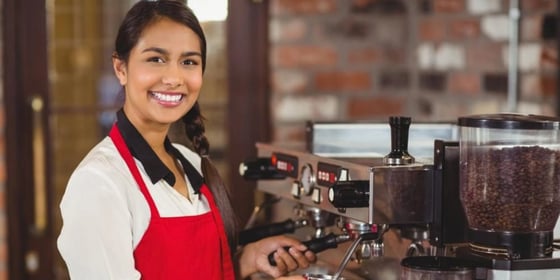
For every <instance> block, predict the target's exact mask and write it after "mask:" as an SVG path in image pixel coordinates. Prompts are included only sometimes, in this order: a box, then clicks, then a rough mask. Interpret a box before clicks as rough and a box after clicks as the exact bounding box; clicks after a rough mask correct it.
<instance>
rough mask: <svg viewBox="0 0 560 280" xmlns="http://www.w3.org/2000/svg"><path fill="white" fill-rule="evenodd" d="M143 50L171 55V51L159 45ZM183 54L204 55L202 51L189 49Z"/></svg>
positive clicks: (182, 54)
mask: <svg viewBox="0 0 560 280" xmlns="http://www.w3.org/2000/svg"><path fill="white" fill-rule="evenodd" d="M142 52H143V53H145V52H157V53H159V54H162V55H169V51H167V50H166V49H163V48H158V47H150V48H146V49H144V50H143V51H142ZM181 56H202V54H201V53H200V52H197V51H187V52H183V53H181Z"/></svg>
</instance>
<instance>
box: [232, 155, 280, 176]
mask: <svg viewBox="0 0 560 280" xmlns="http://www.w3.org/2000/svg"><path fill="white" fill-rule="evenodd" d="M239 175H241V176H243V178H244V179H245V180H273V179H278V180H279V179H284V178H286V176H285V175H283V174H281V173H280V172H278V170H277V169H276V167H275V166H274V165H273V164H272V161H271V160H270V158H257V159H253V160H246V161H244V162H242V163H241V164H240V165H239Z"/></svg>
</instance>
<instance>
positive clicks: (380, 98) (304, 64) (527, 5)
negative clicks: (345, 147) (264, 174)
mask: <svg viewBox="0 0 560 280" xmlns="http://www.w3.org/2000/svg"><path fill="white" fill-rule="evenodd" d="M519 2H520V8H521V19H520V24H519V30H520V34H519V38H520V43H519V47H518V48H519V64H518V65H519V72H518V73H519V75H518V76H519V93H518V96H519V103H518V111H519V112H522V113H538V114H546V115H554V114H555V109H556V108H555V104H556V101H555V100H556V97H555V95H556V71H557V51H556V40H555V36H556V35H555V29H556V19H555V13H556V1H555V0H522V1H519ZM270 9H271V22H270V34H271V35H270V42H271V52H270V60H271V64H272V67H271V68H272V72H271V84H272V99H271V100H272V101H271V103H272V104H271V107H272V112H273V116H272V118H273V120H274V123H275V129H274V130H273V131H274V136H273V137H274V140H277V141H283V142H290V141H302V140H303V137H304V126H303V123H304V121H306V120H314V121H345V120H348V121H353V120H360V121H362V120H381V121H385V120H386V118H387V117H388V116H389V115H396V114H403V115H409V116H411V117H412V118H413V121H414V120H416V121H419V120H422V121H455V120H456V119H457V117H458V116H461V115H466V114H474V113H497V112H503V111H506V110H507V107H506V103H507V102H506V101H507V91H508V86H507V85H508V63H509V59H508V48H509V41H508V40H509V33H508V32H509V31H508V30H509V29H508V28H509V24H510V19H509V1H507V0H418V1H406V0H306V1H298V0H273V1H270Z"/></svg>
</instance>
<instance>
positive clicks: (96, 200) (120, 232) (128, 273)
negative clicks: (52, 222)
mask: <svg viewBox="0 0 560 280" xmlns="http://www.w3.org/2000/svg"><path fill="white" fill-rule="evenodd" d="M106 169H107V166H105V167H101V166H100V167H99V168H96V167H92V166H87V167H85V168H81V169H78V170H77V171H76V172H75V173H74V174H73V175H72V177H71V178H70V181H69V183H68V185H67V188H66V191H65V194H64V197H63V199H62V202H61V205H60V210H61V214H62V219H63V227H62V230H61V234H60V236H59V238H58V248H59V251H60V254H61V255H62V257H63V259H64V261H65V262H66V265H67V267H68V271H69V273H70V278H71V279H134V280H136V279H140V273H139V272H138V271H136V270H135V268H134V257H133V250H134V248H133V240H132V221H131V217H130V211H129V210H128V208H127V204H126V199H125V198H123V196H122V192H119V191H117V187H118V186H117V185H116V183H118V182H119V180H115V178H109V176H108V175H109V174H113V175H115V174H114V173H115V172H113V173H111V172H103V171H107V170H106ZM112 177H115V176H112ZM121 181H122V180H121ZM120 187H124V186H120Z"/></svg>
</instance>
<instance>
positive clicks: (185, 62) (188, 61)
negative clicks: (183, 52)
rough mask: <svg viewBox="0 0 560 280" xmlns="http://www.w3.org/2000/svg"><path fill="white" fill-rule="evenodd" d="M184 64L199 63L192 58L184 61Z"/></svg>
mask: <svg viewBox="0 0 560 280" xmlns="http://www.w3.org/2000/svg"><path fill="white" fill-rule="evenodd" d="M183 65H198V61H195V60H192V59H186V60H184V61H183Z"/></svg>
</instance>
